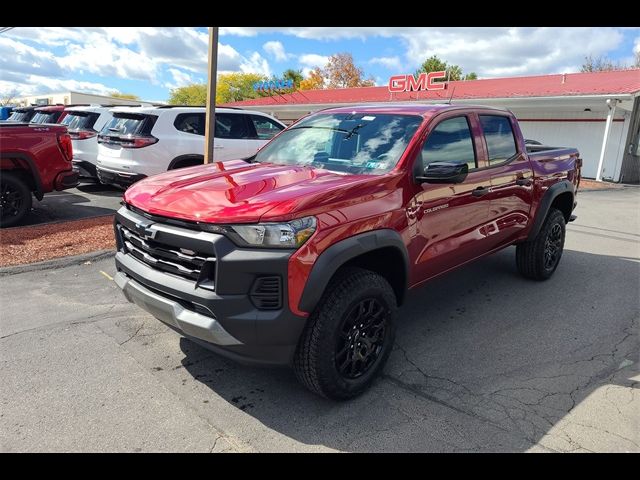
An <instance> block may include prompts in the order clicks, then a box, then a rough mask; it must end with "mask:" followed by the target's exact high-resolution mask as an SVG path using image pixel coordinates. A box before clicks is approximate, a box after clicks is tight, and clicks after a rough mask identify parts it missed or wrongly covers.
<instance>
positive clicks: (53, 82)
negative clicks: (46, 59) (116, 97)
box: [0, 75, 116, 96]
mask: <svg viewBox="0 0 640 480" xmlns="http://www.w3.org/2000/svg"><path fill="white" fill-rule="evenodd" d="M69 90H73V91H81V92H87V93H95V94H98V95H109V94H110V93H111V92H113V91H115V90H116V89H115V88H112V87H108V86H107V85H104V84H102V83H97V82H81V81H78V80H70V79H60V78H49V77H42V76H39V75H27V76H25V77H24V78H23V79H22V81H21V82H19V83H18V82H11V81H5V80H4V77H3V79H2V80H0V92H1V93H3V94H4V93H8V92H14V91H15V92H17V95H19V96H25V95H40V94H47V93H51V92H67V91H69Z"/></svg>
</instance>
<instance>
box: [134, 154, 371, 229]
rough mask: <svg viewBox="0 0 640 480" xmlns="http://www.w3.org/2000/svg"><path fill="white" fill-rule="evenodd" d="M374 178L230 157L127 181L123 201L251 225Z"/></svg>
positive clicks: (179, 215) (336, 197)
mask: <svg viewBox="0 0 640 480" xmlns="http://www.w3.org/2000/svg"><path fill="white" fill-rule="evenodd" d="M377 178H378V180H377V181H376V177H374V176H371V175H342V174H337V173H333V172H330V171H328V170H323V169H317V168H311V167H303V166H292V165H287V166H285V165H274V164H258V163H253V164H250V163H246V162H244V161H242V160H233V161H229V162H215V163H212V164H209V165H200V166H197V167H190V168H182V169H178V170H172V171H170V172H167V173H162V174H160V175H154V176H152V177H149V178H146V179H144V180H141V181H139V182H137V183H135V184H134V185H132V186H131V187H130V188H129V189H128V190H127V191H126V192H125V194H124V199H125V201H126V202H127V203H129V204H131V205H133V206H135V207H137V208H139V209H141V210H143V211H145V212H148V213H150V214H153V215H160V216H164V217H170V218H176V219H181V220H190V221H197V222H206V223H253V222H258V221H260V220H266V219H277V220H287V219H291V218H294V217H296V216H297V215H299V214H300V213H301V212H305V211H309V210H310V209H317V208H320V207H322V206H324V205H327V204H328V203H336V202H339V201H340V199H341V198H342V199H345V198H346V197H347V196H348V197H349V199H350V201H357V200H358V199H357V198H354V195H353V189H354V188H358V187H362V186H363V184H366V183H377V184H379V177H377ZM367 190H369V189H362V188H358V191H359V192H360V195H356V197H359V196H361V195H362V194H368V195H371V193H370V192H368V191H367ZM337 192H339V193H337Z"/></svg>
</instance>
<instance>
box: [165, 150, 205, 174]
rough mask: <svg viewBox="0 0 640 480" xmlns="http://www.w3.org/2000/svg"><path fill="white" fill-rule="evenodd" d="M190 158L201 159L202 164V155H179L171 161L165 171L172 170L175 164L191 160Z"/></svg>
mask: <svg viewBox="0 0 640 480" xmlns="http://www.w3.org/2000/svg"><path fill="white" fill-rule="evenodd" d="M191 158H193V159H196V158H197V159H202V163H204V155H199V154H197V153H189V154H186V155H179V156H177V157H176V158H174V159H173V160H171V163H169V167H168V168H167V170H174V169H175V166H176V164H177V163H179V162H181V161H182V160H186V159H191Z"/></svg>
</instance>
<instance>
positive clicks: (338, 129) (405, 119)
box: [254, 113, 422, 175]
mask: <svg viewBox="0 0 640 480" xmlns="http://www.w3.org/2000/svg"><path fill="white" fill-rule="evenodd" d="M421 122H422V117H420V116H417V115H395V114H378V113H370V114H369V113H333V114H318V115H313V116H310V117H309V118H307V119H305V120H302V121H300V122H299V123H298V124H296V125H294V126H293V127H291V128H289V129H288V130H285V131H284V132H282V133H281V134H280V135H279V136H278V137H276V138H274V139H273V140H272V141H271V142H270V143H268V144H267V145H266V146H265V147H264V148H263V149H262V150H260V151H259V152H258V153H257V155H256V157H255V159H254V161H256V162H259V163H276V164H283V165H303V166H310V167H316V168H324V169H326V170H331V171H334V172H345V173H351V174H356V175H361V174H365V175H380V174H383V173H387V172H389V171H390V170H391V169H393V167H395V165H396V164H397V163H398V160H399V159H400V157H401V155H402V154H403V152H404V151H405V149H406V147H407V144H408V143H409V140H411V138H412V137H413V135H414V134H415V132H416V130H417V129H418V127H419V126H420V123H421Z"/></svg>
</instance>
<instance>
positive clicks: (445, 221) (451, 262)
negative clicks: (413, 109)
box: [407, 112, 491, 285]
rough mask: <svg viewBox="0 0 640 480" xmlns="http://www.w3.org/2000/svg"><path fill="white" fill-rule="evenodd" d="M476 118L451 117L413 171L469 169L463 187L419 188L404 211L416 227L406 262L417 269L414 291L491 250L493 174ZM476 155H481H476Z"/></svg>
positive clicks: (431, 139)
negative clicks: (450, 165)
mask: <svg viewBox="0 0 640 480" xmlns="http://www.w3.org/2000/svg"><path fill="white" fill-rule="evenodd" d="M477 131H478V125H477V121H476V119H475V117H473V116H471V115H460V114H459V113H457V112H452V115H447V116H446V117H444V118H442V119H441V120H440V121H439V123H438V124H437V125H436V126H435V127H434V128H433V129H432V130H431V132H430V133H429V135H428V136H427V138H426V140H425V142H424V144H423V146H422V149H421V152H420V155H419V156H418V158H417V159H416V162H419V163H418V165H416V170H418V171H424V168H425V167H426V166H427V165H428V164H429V163H431V162H456V163H467V164H468V166H469V174H468V176H467V178H466V179H465V180H464V181H463V182H462V183H456V184H453V183H452V184H433V183H423V184H422V185H421V186H420V187H418V188H419V191H418V192H417V194H416V195H415V196H414V197H413V199H412V201H411V202H410V204H409V206H408V208H407V215H408V217H409V223H410V224H412V223H414V224H415V232H414V235H413V239H412V242H411V244H410V256H411V259H412V260H413V262H414V265H415V268H414V269H413V274H412V278H411V283H412V285H415V284H417V283H420V282H422V281H424V280H427V279H428V278H431V277H433V276H435V275H438V274H440V273H443V272H445V271H447V270H450V269H451V268H454V267H456V266H458V265H460V264H463V263H465V262H468V261H470V260H472V259H474V258H476V257H478V256H481V255H482V254H484V253H486V252H487V251H488V250H489V246H488V245H487V243H486V240H487V230H486V229H487V224H488V223H489V203H490V202H489V200H488V196H489V195H488V194H489V193H490V186H491V174H490V172H489V171H488V170H487V169H484V168H480V169H479V168H478V167H479V166H483V165H482V164H481V163H479V162H480V161H481V159H482V158H483V155H482V152H483V146H482V144H481V142H480V141H479V135H477V134H476V135H474V132H477ZM479 152H480V153H479Z"/></svg>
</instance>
